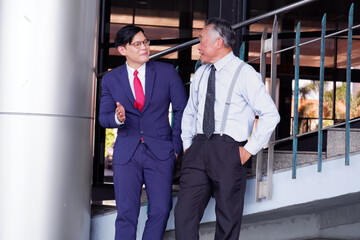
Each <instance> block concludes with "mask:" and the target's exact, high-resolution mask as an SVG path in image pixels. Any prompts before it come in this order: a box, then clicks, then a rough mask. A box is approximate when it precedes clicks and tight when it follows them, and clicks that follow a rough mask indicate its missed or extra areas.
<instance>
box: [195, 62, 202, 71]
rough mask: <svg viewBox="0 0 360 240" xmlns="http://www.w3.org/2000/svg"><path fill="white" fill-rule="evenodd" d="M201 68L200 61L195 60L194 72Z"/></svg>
mask: <svg viewBox="0 0 360 240" xmlns="http://www.w3.org/2000/svg"><path fill="white" fill-rule="evenodd" d="M199 67H201V60H200V59H199V60H197V61H196V63H195V72H196V70H198V68H199Z"/></svg>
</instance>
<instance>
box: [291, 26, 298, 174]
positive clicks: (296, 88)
mask: <svg viewBox="0 0 360 240" xmlns="http://www.w3.org/2000/svg"><path fill="white" fill-rule="evenodd" d="M299 45H300V22H299V23H298V25H297V27H296V44H295V91H294V131H293V166H292V178H293V179H295V178H296V165H297V148H298V139H297V135H298V120H299V64H300V62H299V58H300V46H299Z"/></svg>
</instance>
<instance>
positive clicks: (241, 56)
mask: <svg viewBox="0 0 360 240" xmlns="http://www.w3.org/2000/svg"><path fill="white" fill-rule="evenodd" d="M239 58H240V59H241V60H243V61H245V60H244V59H245V42H243V43H242V44H241V47H240V50H239Z"/></svg>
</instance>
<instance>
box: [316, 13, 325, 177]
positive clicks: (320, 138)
mask: <svg viewBox="0 0 360 240" xmlns="http://www.w3.org/2000/svg"><path fill="white" fill-rule="evenodd" d="M325 34H326V13H325V14H324V16H323V19H322V22H321V47H320V86H319V127H318V167H317V171H318V172H321V168H322V145H323V132H322V127H323V107H324V62H325Z"/></svg>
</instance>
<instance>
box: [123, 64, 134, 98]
mask: <svg viewBox="0 0 360 240" xmlns="http://www.w3.org/2000/svg"><path fill="white" fill-rule="evenodd" d="M119 78H120V84H121V86H122V89H124V92H125V94H126V96H127V97H128V98H129V100H130V102H131V103H132V104H134V102H135V98H134V95H133V93H132V91H131V88H130V83H129V77H128V72H127V69H126V64H124V65H122V66H121V67H120V74H119Z"/></svg>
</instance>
